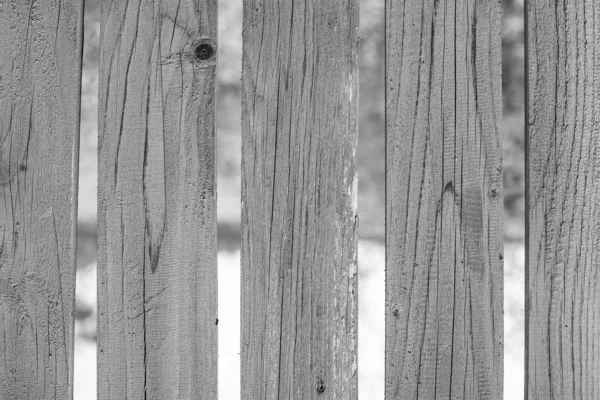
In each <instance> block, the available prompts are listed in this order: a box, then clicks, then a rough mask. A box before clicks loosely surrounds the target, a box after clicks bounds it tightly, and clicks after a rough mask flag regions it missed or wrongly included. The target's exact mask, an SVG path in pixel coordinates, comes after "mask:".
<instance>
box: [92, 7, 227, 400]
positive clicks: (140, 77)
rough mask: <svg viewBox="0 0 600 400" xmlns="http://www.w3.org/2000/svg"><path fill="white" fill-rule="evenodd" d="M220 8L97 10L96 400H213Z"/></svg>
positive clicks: (215, 320) (215, 333)
mask: <svg viewBox="0 0 600 400" xmlns="http://www.w3.org/2000/svg"><path fill="white" fill-rule="evenodd" d="M216 13H217V4H216V0H160V1H141V0H139V1H117V0H104V2H103V4H102V9H101V15H102V28H101V39H100V40H101V43H100V45H101V52H100V82H99V85H100V89H99V93H100V99H99V141H98V147H99V148H98V151H99V182H98V246H99V251H98V296H99V297H98V303H99V304H98V308H99V310H98V397H99V399H101V400H102V399H106V400H108V399H110V400H116V399H145V398H149V399H175V398H177V399H216V398H217V394H216V392H217V269H216V268H217V267H216V220H215V218H216V217H215V211H216V210H215V203H216V193H215V183H214V182H215V181H214V175H215V169H214V161H215V159H214V158H215V156H214V149H215V72H216V33H217V25H216V24H217V19H216V17H217V15H216Z"/></svg>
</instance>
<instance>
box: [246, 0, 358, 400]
mask: <svg viewBox="0 0 600 400" xmlns="http://www.w3.org/2000/svg"><path fill="white" fill-rule="evenodd" d="M357 42H358V7H357V1H356V0H341V1H331V2H330V1H317V0H290V1H284V2H278V1H274V0H266V1H263V0H247V1H245V2H244V27H243V44H244V46H243V62H242V68H243V70H242V203H243V206H242V261H241V262H242V332H241V357H242V359H241V367H242V375H241V392H242V393H241V398H242V399H277V398H281V399H287V398H298V399H300V398H316V397H317V396H318V397H319V398H324V399H333V398H339V399H355V398H356V397H357V275H356V272H357V264H356V262H357V260H356V227H357V226H356V224H357V221H358V220H357V217H356V201H357V194H356V189H357V175H356V165H355V153H356V142H357V95H358V90H357V89H358V68H357V54H358V46H357Z"/></svg>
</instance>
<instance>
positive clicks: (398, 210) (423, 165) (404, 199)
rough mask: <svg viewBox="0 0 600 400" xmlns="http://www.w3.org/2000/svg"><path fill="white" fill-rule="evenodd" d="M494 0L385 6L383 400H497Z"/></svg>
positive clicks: (498, 190) (409, 0)
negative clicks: (385, 134)
mask: <svg viewBox="0 0 600 400" xmlns="http://www.w3.org/2000/svg"><path fill="white" fill-rule="evenodd" d="M500 55H501V47H500V2H499V1H497V0H483V1H482V0H458V1H450V0H387V1H386V115H387V122H386V132H387V138H386V143H387V148H386V155H387V159H386V165H387V174H386V188H387V194H386V196H387V198H386V259H387V268H386V311H385V313H386V378H385V393H386V398H387V399H416V398H419V399H438V398H439V399H448V398H453V399H502V391H503V388H502V377H503V321H502V319H503V309H502V307H503V298H502V297H503V296H502V285H503V283H502V282H503V261H502V259H503V245H502V226H503V225H502V157H501V155H502V146H501V137H500V136H501V130H500V122H501V107H502V97H501V57H500Z"/></svg>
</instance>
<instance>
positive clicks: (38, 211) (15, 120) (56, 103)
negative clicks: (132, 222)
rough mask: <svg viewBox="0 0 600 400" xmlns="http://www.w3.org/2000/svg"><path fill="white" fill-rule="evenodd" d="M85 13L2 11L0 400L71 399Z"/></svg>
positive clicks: (64, 8) (25, 0) (72, 2)
mask: <svg viewBox="0 0 600 400" xmlns="http://www.w3.org/2000/svg"><path fill="white" fill-rule="evenodd" d="M82 13H83V6H82V4H81V2H80V1H78V0H62V1H61V0H48V1H37V2H36V1H32V0H22V1H13V2H6V1H5V2H2V3H0V54H1V56H0V238H1V241H0V399H11V400H12V399H15V400H20V399H34V400H39V399H70V398H72V396H73V328H74V317H75V315H74V311H75V263H76V257H75V240H76V236H75V227H76V220H77V213H76V206H77V173H78V170H77V167H78V163H79V159H78V155H79V108H80V93H81V51H82V35H83V31H82V21H83V14H82Z"/></svg>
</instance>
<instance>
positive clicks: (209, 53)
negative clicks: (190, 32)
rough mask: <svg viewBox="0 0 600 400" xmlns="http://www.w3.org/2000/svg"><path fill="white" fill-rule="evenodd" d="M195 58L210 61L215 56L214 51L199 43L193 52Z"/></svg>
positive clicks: (210, 47)
mask: <svg viewBox="0 0 600 400" xmlns="http://www.w3.org/2000/svg"><path fill="white" fill-rule="evenodd" d="M194 54H195V55H196V58H198V59H199V60H202V61H206V60H210V59H211V58H213V56H214V55H215V49H214V48H213V47H212V46H211V45H210V44H208V43H200V44H199V45H198V46H196V49H195V50H194Z"/></svg>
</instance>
